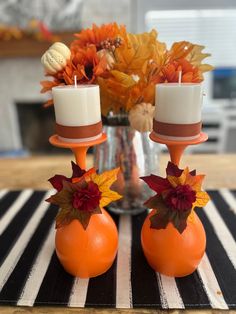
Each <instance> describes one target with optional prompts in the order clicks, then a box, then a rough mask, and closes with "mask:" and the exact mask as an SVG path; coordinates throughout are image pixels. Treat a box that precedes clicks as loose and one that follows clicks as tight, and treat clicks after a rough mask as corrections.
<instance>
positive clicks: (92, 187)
mask: <svg viewBox="0 0 236 314" xmlns="http://www.w3.org/2000/svg"><path fill="white" fill-rule="evenodd" d="M71 165H72V176H71V177H70V178H67V177H65V176H63V175H55V176H54V177H52V178H50V179H49V182H50V183H51V184H52V186H53V187H54V188H55V189H56V190H57V193H56V194H54V195H52V196H51V197H50V198H48V199H47V200H46V201H48V202H50V203H53V204H56V205H58V206H59V207H60V210H59V212H58V214H57V217H56V228H60V227H61V226H63V225H67V224H69V223H70V222H71V221H72V220H74V219H77V220H79V221H80V223H81V224H82V226H83V228H84V229H86V228H87V227H88V224H89V221H90V218H91V216H92V215H94V214H101V213H102V212H101V208H103V207H104V206H107V205H108V204H109V203H110V202H112V201H116V200H118V199H120V198H121V195H119V194H118V193H117V192H115V191H112V190H111V189H110V187H111V185H112V184H113V182H114V181H115V180H116V179H117V173H118V172H119V168H116V169H113V170H108V171H105V172H103V173H102V174H97V172H96V170H95V168H91V169H90V170H88V171H85V170H82V169H81V168H80V167H79V166H77V165H76V164H75V163H74V162H71Z"/></svg>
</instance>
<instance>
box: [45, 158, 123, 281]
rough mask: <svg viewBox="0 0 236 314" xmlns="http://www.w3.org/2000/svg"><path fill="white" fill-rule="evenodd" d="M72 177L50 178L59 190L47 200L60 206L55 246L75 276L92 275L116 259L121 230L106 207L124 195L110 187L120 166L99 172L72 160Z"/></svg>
mask: <svg viewBox="0 0 236 314" xmlns="http://www.w3.org/2000/svg"><path fill="white" fill-rule="evenodd" d="M72 170H73V173H72V177H71V178H67V177H65V176H63V175H55V176H54V177H52V178H51V179H49V181H50V183H51V184H52V186H53V187H54V188H55V189H56V190H57V193H56V194H54V195H52V196H51V197H50V198H49V199H48V200H47V201H48V202H50V203H53V204H56V205H58V206H59V208H60V209H59V212H58V214H57V217H56V229H57V230H56V238H55V246H56V253H57V257H58V259H59V260H60V262H61V264H62V266H63V267H64V269H65V270H66V271H67V272H68V273H70V274H71V275H73V276H76V277H80V278H91V277H95V276H98V275H101V274H103V273H104V272H106V271H107V270H108V269H109V268H110V267H111V265H112V263H113V262H114V259H115V257H116V253H117V248H118V231H117V228H116V225H115V223H114V221H113V220H112V218H111V216H110V215H109V214H108V213H107V212H106V211H105V210H104V206H107V205H108V204H109V203H110V202H111V201H114V200H118V199H120V198H121V196H120V195H119V194H118V193H117V192H115V191H112V190H110V186H111V185H112V184H113V182H114V181H115V180H116V179H117V174H118V171H119V169H118V168H117V169H113V170H108V171H105V172H103V173H102V174H98V173H97V172H96V171H95V169H94V168H92V169H90V170H88V171H85V170H82V169H81V168H80V167H79V166H77V165H76V164H75V163H73V162H72Z"/></svg>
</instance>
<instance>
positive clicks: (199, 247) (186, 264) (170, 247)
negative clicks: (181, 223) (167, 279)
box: [141, 210, 206, 277]
mask: <svg viewBox="0 0 236 314" xmlns="http://www.w3.org/2000/svg"><path fill="white" fill-rule="evenodd" d="M154 214H155V210H152V211H151V213H150V214H149V215H148V216H147V218H146V220H145V221H144V224H143V227H142V232H141V243H142V248H143V252H144V255H145V256H146V259H147V261H148V263H149V265H150V266H151V267H152V268H153V269H154V270H155V271H157V272H159V273H161V274H164V275H167V276H172V277H183V276H187V275H189V274H191V273H193V272H194V271H195V270H196V268H197V266H198V264H199V263H200V261H201V259H202V256H203V254H204V252H205V248H206V234H205V230H204V228H203V225H202V223H201V221H200V219H199V218H198V216H197V215H196V214H195V213H194V216H193V218H194V219H193V220H188V222H187V227H186V229H185V230H184V231H183V233H182V234H180V233H179V232H178V230H177V229H175V227H174V226H173V224H172V223H169V224H168V225H167V227H166V229H160V230H157V229H153V228H150V217H151V216H153V215H154Z"/></svg>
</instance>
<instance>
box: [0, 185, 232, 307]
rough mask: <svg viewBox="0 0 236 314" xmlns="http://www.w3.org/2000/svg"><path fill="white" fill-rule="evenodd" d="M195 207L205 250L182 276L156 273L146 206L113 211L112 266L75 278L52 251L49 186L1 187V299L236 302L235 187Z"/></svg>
mask: <svg viewBox="0 0 236 314" xmlns="http://www.w3.org/2000/svg"><path fill="white" fill-rule="evenodd" d="M208 192H209V194H210V196H211V199H212V200H211V201H210V202H209V204H208V205H207V206H206V208H204V209H200V210H197V212H198V215H199V217H200V219H201V220H202V222H203V224H204V226H205V230H206V233H207V250H206V254H205V255H204V257H203V259H202V262H201V264H200V265H199V267H198V269H197V271H195V273H193V274H192V275H190V276H186V277H184V278H170V277H166V276H163V275H160V274H158V273H155V272H154V271H153V270H152V269H151V268H150V267H149V266H148V264H147V262H146V260H145V258H144V256H143V253H142V250H141V244H140V230H141V227H142V224H143V221H144V219H145V217H146V213H143V214H140V215H138V216H134V217H130V216H120V217H118V216H113V218H114V220H115V222H116V224H117V226H118V228H119V243H120V246H119V251H118V255H117V259H116V261H115V263H114V264H113V266H112V267H111V268H110V269H109V270H108V272H107V273H106V274H104V275H101V276H99V277H97V278H92V279H80V278H74V277H72V276H70V275H69V274H67V273H66V272H65V271H64V270H63V269H62V267H61V265H60V263H59V262H58V259H57V257H56V254H55V250H54V234H55V230H54V219H55V215H56V213H57V208H56V207H55V206H54V205H50V204H48V203H46V202H45V201H44V200H45V199H46V198H47V197H48V195H49V194H50V193H51V191H49V192H46V191H33V190H23V191H7V190H1V191H0V304H1V305H19V306H34V305H64V306H68V307H99V306H100V307H117V308H135V307H136V308H137V307H153V308H157V309H169V308H170V309H184V308H215V309H228V308H230V309H233V308H234V309H235V308H236V271H235V268H236V242H235V241H236V217H235V214H236V191H229V190H227V189H222V190H219V191H208Z"/></svg>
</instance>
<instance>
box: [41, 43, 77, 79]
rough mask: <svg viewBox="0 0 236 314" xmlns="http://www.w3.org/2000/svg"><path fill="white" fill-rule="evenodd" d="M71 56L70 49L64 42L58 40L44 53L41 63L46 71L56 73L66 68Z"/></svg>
mask: <svg viewBox="0 0 236 314" xmlns="http://www.w3.org/2000/svg"><path fill="white" fill-rule="evenodd" d="M70 56H71V51H70V49H69V48H68V47H67V46H66V45H64V44H63V43H60V42H56V43H54V44H53V45H52V46H51V47H50V48H49V49H48V50H47V51H46V52H45V53H44V54H43V56H42V58H41V63H42V64H43V66H44V69H45V72H46V73H48V74H55V73H57V72H59V71H61V70H62V69H64V68H65V66H66V63H67V61H68V60H69V59H70Z"/></svg>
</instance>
